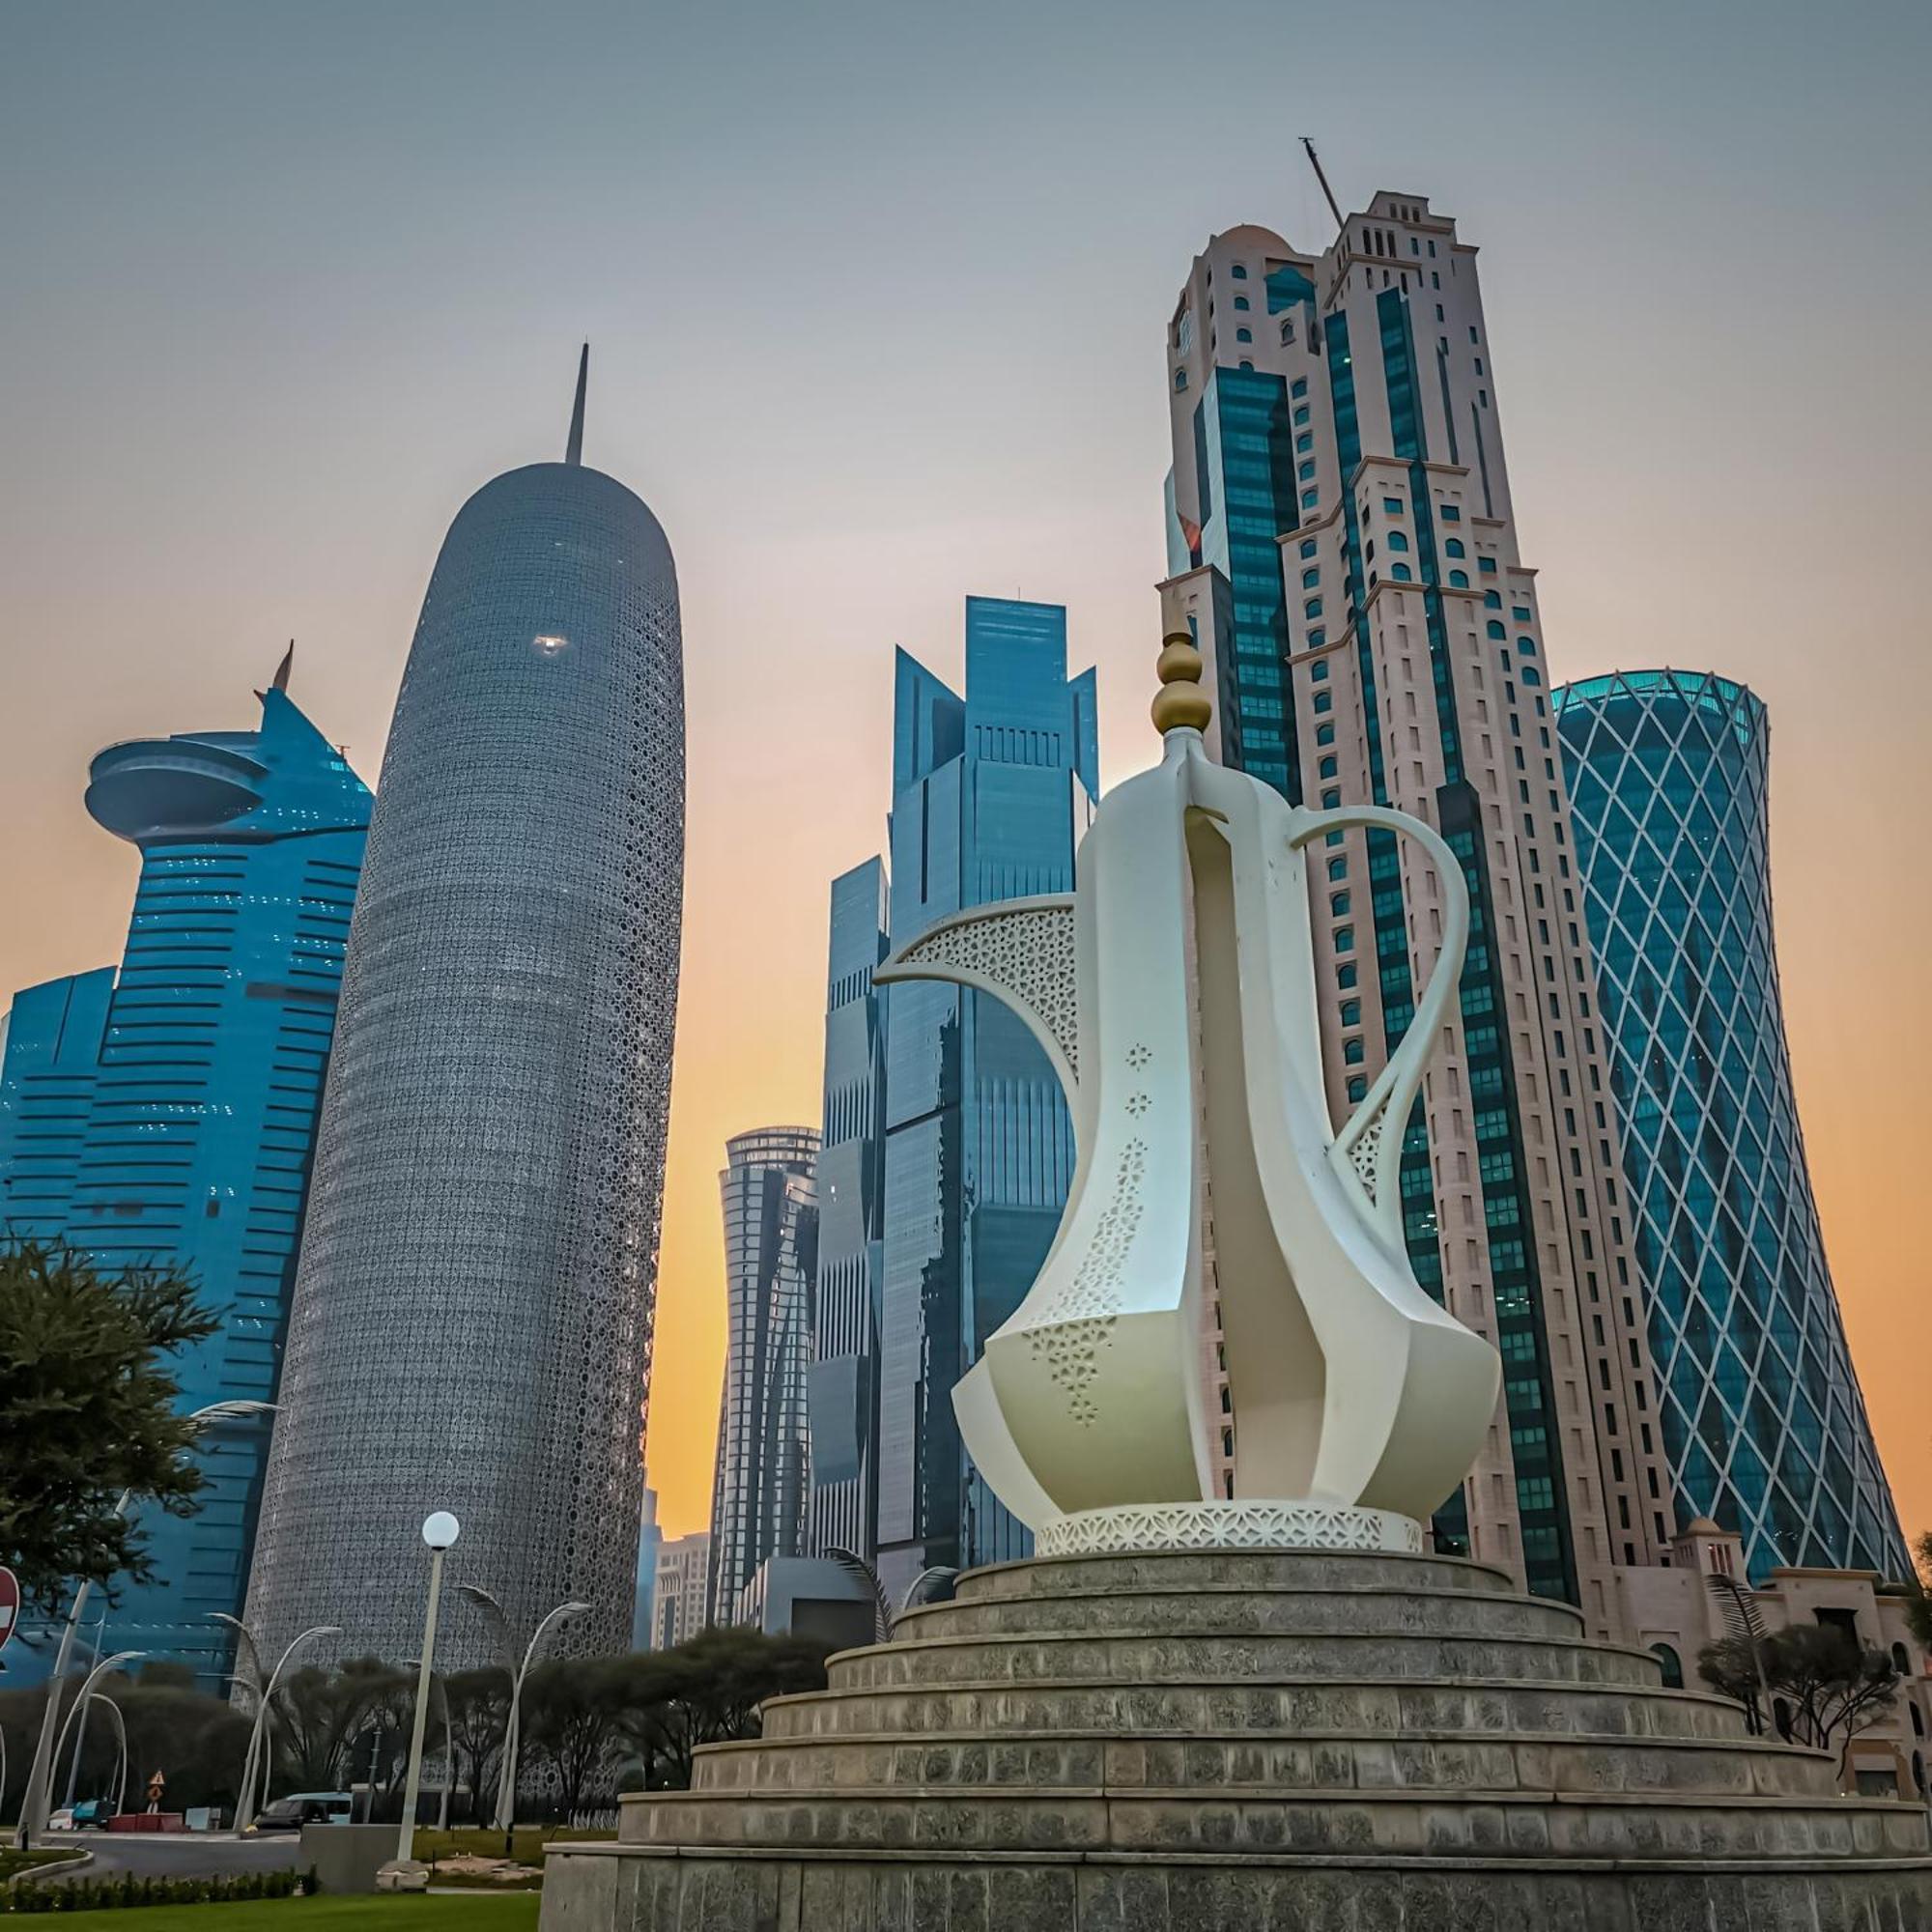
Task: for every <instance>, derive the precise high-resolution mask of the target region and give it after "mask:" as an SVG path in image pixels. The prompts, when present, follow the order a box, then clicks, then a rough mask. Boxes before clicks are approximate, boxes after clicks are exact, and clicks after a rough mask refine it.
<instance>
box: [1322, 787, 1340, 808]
mask: <svg viewBox="0 0 1932 1932" xmlns="http://www.w3.org/2000/svg"><path fill="white" fill-rule="evenodd" d="M1341 803H1342V794H1341V793H1340V792H1339V791H1324V792H1323V793H1322V794H1321V810H1323V811H1333V810H1335V808H1336V807H1337V806H1338V805H1340V804H1341Z"/></svg>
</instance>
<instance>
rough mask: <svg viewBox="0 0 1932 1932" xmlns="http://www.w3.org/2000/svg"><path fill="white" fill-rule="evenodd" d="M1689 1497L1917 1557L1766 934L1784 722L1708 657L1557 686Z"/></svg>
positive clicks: (1789, 1562) (1641, 1292)
mask: <svg viewBox="0 0 1932 1932" xmlns="http://www.w3.org/2000/svg"><path fill="white" fill-rule="evenodd" d="M1555 712H1556V721H1557V729H1558V734H1559V736H1560V738H1561V740H1562V746H1563V762H1564V767H1565V771H1566V773H1567V775H1568V779H1569V785H1570V797H1571V807H1572V812H1573V816H1574V821H1575V824H1576V828H1577V872H1578V875H1579V877H1580V879H1581V881H1582V888H1583V907H1584V912H1585V914H1586V916H1587V918H1588V921H1589V928H1590V936H1591V939H1592V940H1593V941H1594V943H1595V948H1596V955H1597V985H1598V989H1599V997H1600V1002H1601V1006H1602V1010H1603V1017H1604V1026H1605V1032H1606V1034H1607V1036H1608V1039H1609V1047H1610V1088H1611V1092H1612V1094H1614V1096H1615V1105H1616V1111H1617V1118H1618V1121H1619V1123H1620V1124H1621V1126H1622V1129H1623V1155H1624V1167H1625V1172H1626V1173H1627V1174H1628V1176H1629V1179H1630V1193H1631V1204H1632V1209H1633V1213H1634V1218H1635V1224H1636V1262H1637V1271H1636V1272H1637V1278H1636V1279H1635V1280H1634V1281H1633V1282H1630V1283H1624V1284H1620V1292H1621V1293H1625V1294H1628V1295H1633V1296H1635V1297H1636V1298H1637V1299H1638V1300H1639V1302H1640V1303H1641V1305H1642V1307H1643V1309H1644V1311H1645V1312H1646V1314H1647V1317H1648V1322H1649V1329H1650V1346H1651V1351H1652V1353H1653V1355H1654V1356H1655V1357H1656V1360H1657V1364H1658V1369H1659V1372H1660V1375H1661V1378H1662V1380H1661V1387H1660V1390H1659V1397H1660V1400H1659V1408H1660V1419H1661V1422H1662V1431H1663V1441H1664V1448H1665V1451H1666V1454H1667V1456H1668V1459H1669V1468H1670V1480H1671V1483H1672V1485H1673V1486H1674V1488H1675V1490H1676V1493H1677V1513H1678V1515H1679V1517H1680V1518H1681V1519H1682V1520H1686V1521H1689V1520H1692V1519H1694V1518H1699V1517H1707V1518H1711V1519H1713V1520H1716V1521H1717V1522H1718V1523H1719V1524H1720V1525H1721V1526H1722V1527H1723V1528H1725V1529H1726V1530H1729V1531H1732V1532H1734V1533H1736V1534H1737V1535H1739V1536H1741V1537H1742V1539H1743V1541H1744V1548H1745V1555H1746V1560H1747V1566H1748V1568H1749V1571H1750V1575H1751V1577H1752V1579H1753V1581H1756V1582H1760V1583H1762V1582H1764V1581H1766V1580H1767V1579H1768V1577H1769V1576H1770V1573H1771V1572H1772V1571H1773V1570H1775V1569H1778V1568H1805V1569H1851V1570H1876V1571H1879V1572H1881V1573H1882V1574H1884V1575H1886V1576H1889V1577H1906V1576H1909V1575H1910V1574H1911V1568H1910V1562H1909V1559H1908V1557H1907V1555H1906V1550H1905V1546H1904V1542H1903V1539H1902V1538H1901V1537H1900V1535H1899V1531H1898V1522H1897V1518H1896V1516H1895V1514H1894V1512H1893V1509H1892V1501H1891V1494H1890V1492H1889V1489H1888V1487H1887V1485H1886V1479H1885V1471H1884V1469H1883V1468H1882V1467H1881V1466H1880V1463H1879V1459H1878V1452H1877V1450H1876V1448H1875V1447H1874V1445H1873V1441H1872V1435H1871V1428H1870V1424H1869V1423H1868V1422H1867V1420H1866V1417H1865V1407H1864V1399H1863V1397H1862V1395H1861V1393H1860V1389H1859V1383H1858V1378H1857V1376H1856V1374H1855V1373H1854V1371H1853V1368H1852V1361H1851V1355H1850V1352H1849V1350H1847V1348H1846V1345H1845V1334H1844V1326H1843V1323H1842V1321H1841V1320H1840V1317H1839V1313H1838V1301H1837V1295H1836V1293H1834V1291H1833V1286H1832V1275H1831V1269H1830V1267H1829V1266H1828V1265H1827V1264H1826V1259H1825V1246H1824V1241H1823V1238H1822V1236H1820V1233H1819V1228H1818V1209H1817V1205H1816V1203H1815V1202H1814V1201H1813V1199H1812V1196H1811V1181H1810V1177H1809V1175H1808V1173H1807V1172H1806V1169H1805V1162H1804V1135H1803V1133H1802V1131H1801V1129H1800V1127H1799V1122H1798V1106H1797V1101H1796V1099H1795V1097H1794V1094H1793V1091H1792V1084H1791V1062H1790V1055H1789V1052H1788V1050H1787V1048H1786V1045H1785V1037H1784V1017H1783V1010H1782V1006H1781V1003H1780V999H1779V994H1778V980H1777V953H1776V945H1775V942H1774V936H1773V930H1772V912H1771V845H1770V817H1769V810H1768V805H1769V789H1768V788H1769V779H1770V753H1771V736H1770V727H1769V724H1768V722H1767V719H1766V715H1765V708H1764V705H1763V704H1762V702H1760V700H1759V699H1758V698H1757V697H1756V696H1753V695H1752V693H1751V692H1749V691H1748V690H1747V689H1746V688H1745V686H1743V685H1741V684H1736V683H1733V682H1732V681H1731V680H1730V679H1729V678H1723V677H1719V676H1718V675H1716V674H1715V673H1714V672H1708V671H1679V670H1661V671H1624V672H1618V673H1615V674H1613V675H1611V676H1608V677H1597V678H1590V679H1587V680H1585V681H1583V682H1580V683H1577V684H1572V685H1568V686H1565V687H1564V688H1563V689H1562V690H1560V691H1558V692H1557V693H1556V695H1555Z"/></svg>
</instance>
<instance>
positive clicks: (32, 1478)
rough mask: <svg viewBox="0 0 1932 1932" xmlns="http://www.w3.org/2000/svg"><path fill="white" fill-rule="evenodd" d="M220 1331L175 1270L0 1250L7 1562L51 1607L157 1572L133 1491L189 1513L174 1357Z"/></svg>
mask: <svg viewBox="0 0 1932 1932" xmlns="http://www.w3.org/2000/svg"><path fill="white" fill-rule="evenodd" d="M216 1325H217V1323H216V1321H215V1318H214V1317H213V1315H212V1314H211V1313H210V1312H209V1311H208V1310H207V1309H205V1308H203V1307H201V1306H200V1305H199V1304H197V1302H196V1301H195V1299H194V1289H193V1285H192V1284H191V1283H190V1282H189V1281H188V1280H187V1279H186V1278H185V1276H183V1275H180V1274H177V1273H174V1272H172V1271H170V1270H164V1269H158V1268H128V1269H126V1270H124V1271H123V1272H121V1273H119V1274H113V1275H103V1274H100V1273H99V1272H98V1271H97V1270H96V1269H95V1267H94V1265H93V1264H92V1263H91V1262H89V1261H88V1260H87V1259H86V1257H85V1256H83V1255H81V1254H79V1253H77V1252H76V1251H75V1250H73V1249H71V1248H68V1247H65V1246H62V1245H60V1244H58V1243H56V1244H52V1245H47V1244H43V1243H41V1242H38V1241H19V1242H13V1243H10V1244H9V1245H7V1246H6V1247H4V1248H0V1563H5V1564H7V1565H8V1566H9V1567H10V1568H11V1569H12V1570H13V1571H14V1574H15V1575H16V1576H17V1577H19V1579H20V1587H21V1589H22V1590H23V1591H24V1592H25V1593H26V1595H27V1596H28V1597H29V1598H30V1599H31V1600H32V1601H33V1602H34V1603H36V1604H37V1605H40V1606H41V1607H43V1608H44V1609H47V1610H53V1609H55V1608H56V1607H57V1606H58V1599H59V1597H60V1596H61V1594H62V1592H63V1589H64V1587H65V1586H66V1585H67V1584H68V1583H69V1582H70V1581H71V1580H74V1579H83V1578H84V1579H87V1580H90V1581H92V1582H95V1583H99V1584H103V1585H104V1584H105V1583H106V1582H107V1581H108V1579H109V1578H110V1577H114V1576H116V1575H117V1574H124V1573H125V1574H126V1575H128V1576H129V1577H134V1578H135V1579H136V1580H139V1579H141V1578H144V1577H147V1576H148V1575H149V1574H150V1573H151V1571H152V1568H153V1564H152V1560H151V1559H150V1557H149V1556H148V1553H147V1550H146V1548H145V1547H144V1546H145V1539H144V1537H143V1535H142V1533H141V1531H140V1530H139V1528H138V1527H137V1526H136V1523H135V1520H133V1514H132V1512H129V1513H128V1515H125V1516H124V1515H123V1514H122V1513H121V1510H120V1502H121V1497H122V1495H123V1493H124V1492H126V1493H128V1494H129V1495H131V1496H132V1497H133V1498H134V1500H135V1501H137V1502H146V1503H157V1504H159V1505H160V1507H161V1508H163V1509H165V1510H168V1511H170V1512H171V1513H173V1514H174V1515H177V1516H185V1515H186V1514H187V1513H188V1510H189V1508H190V1507H191V1505H192V1501H193V1498H194V1495H195V1492H197V1491H198V1490H199V1489H200V1488H201V1471H200V1470H199V1468H198V1467H197V1466H196V1465H195V1464H194V1463H192V1462H191V1461H189V1460H188V1459H187V1458H186V1457H185V1455H184V1454H183V1452H184V1451H185V1449H186V1448H187V1446H188V1444H189V1443H190V1442H191V1441H192V1440H193V1428H192V1425H191V1424H190V1423H189V1422H188V1420H187V1419H186V1418H185V1416H182V1415H178V1414H177V1413H176V1412H175V1403H176V1399H177V1398H178V1397H179V1396H180V1394H181V1385H180V1383H179V1382H178V1381H177V1380H176V1379H175V1378H174V1377H173V1376H172V1375H171V1374H169V1373H168V1370H167V1368H166V1366H165V1358H166V1357H167V1356H168V1355H170V1354H172V1353H173V1352H174V1351H175V1350H178V1349H181V1348H184V1347H185V1346H186V1345H188V1344H189V1343H193V1342H199V1341H201V1340H203V1339H204V1338H205V1337H207V1336H209V1335H211V1334H213V1332H214V1329H215V1327H216Z"/></svg>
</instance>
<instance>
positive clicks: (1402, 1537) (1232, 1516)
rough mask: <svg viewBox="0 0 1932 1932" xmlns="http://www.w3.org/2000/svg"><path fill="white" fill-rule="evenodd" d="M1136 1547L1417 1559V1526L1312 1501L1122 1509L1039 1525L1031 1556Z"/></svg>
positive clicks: (1387, 1513)
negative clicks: (1364, 1553) (1340, 1552)
mask: <svg viewBox="0 0 1932 1932" xmlns="http://www.w3.org/2000/svg"><path fill="white" fill-rule="evenodd" d="M1141 1549H1356V1550H1369V1551H1372V1552H1380V1553H1382V1554H1386V1555H1397V1556H1420V1555H1421V1554H1422V1550H1423V1543H1422V1525H1421V1524H1420V1523H1419V1522H1417V1521H1416V1520H1415V1519H1414V1518H1413V1517H1406V1516H1398V1515H1397V1514H1396V1513H1395V1511H1393V1510H1377V1509H1346V1508H1343V1507H1341V1506H1340V1505H1338V1504H1334V1503H1317V1502H1268V1501H1264V1500H1252V1501H1245V1502H1198V1503H1129V1504H1124V1505H1121V1506H1119V1507H1116V1508H1113V1509H1094V1510H1076V1511H1075V1512H1074V1513H1073V1514H1072V1515H1071V1516H1062V1517H1055V1518H1054V1519H1053V1520H1051V1521H1049V1522H1044V1523H1042V1524H1041V1525H1040V1526H1039V1529H1038V1530H1037V1533H1036V1535H1035V1537H1034V1553H1035V1554H1036V1555H1037V1556H1113V1555H1124V1554H1127V1553H1129V1552H1132V1551H1134V1550H1141Z"/></svg>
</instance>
